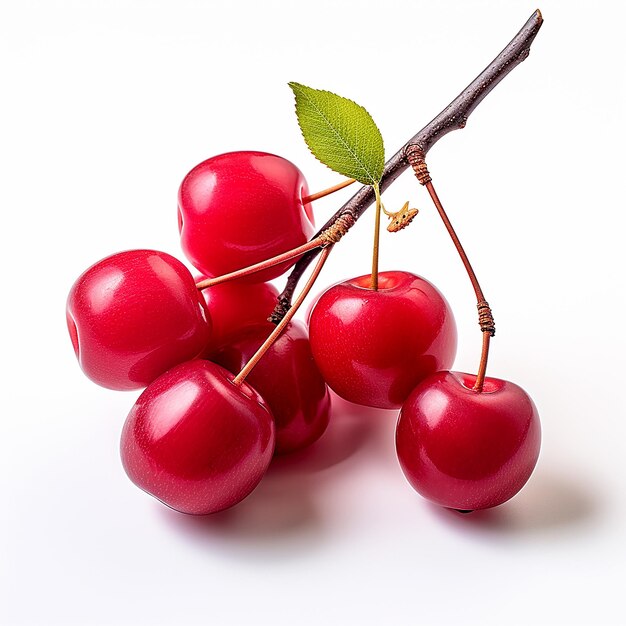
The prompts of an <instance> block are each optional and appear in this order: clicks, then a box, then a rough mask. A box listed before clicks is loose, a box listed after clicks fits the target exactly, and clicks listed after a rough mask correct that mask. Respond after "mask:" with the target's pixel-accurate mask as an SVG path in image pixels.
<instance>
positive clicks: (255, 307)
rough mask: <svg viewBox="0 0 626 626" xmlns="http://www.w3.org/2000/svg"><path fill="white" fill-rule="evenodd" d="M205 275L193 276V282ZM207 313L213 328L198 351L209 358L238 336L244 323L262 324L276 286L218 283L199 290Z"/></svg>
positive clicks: (274, 295)
mask: <svg viewBox="0 0 626 626" xmlns="http://www.w3.org/2000/svg"><path fill="white" fill-rule="evenodd" d="M204 278H205V277H204V276H201V277H198V278H197V281H196V282H199V281H200V280H203V279H204ZM202 294H203V295H204V299H205V301H206V303H207V307H208V309H209V311H210V312H211V322H212V323H213V331H212V333H211V339H210V341H209V344H208V345H207V348H206V349H205V350H204V352H203V353H202V354H201V356H202V357H203V358H207V359H210V358H211V355H212V354H213V353H214V352H215V350H216V349H218V348H219V347H221V346H222V345H225V344H227V343H228V342H229V341H231V340H232V339H234V338H236V337H237V336H238V335H240V334H241V333H242V332H243V331H244V329H245V328H246V327H248V326H253V325H255V324H263V323H265V322H267V318H268V317H269V315H270V313H271V312H272V311H273V310H274V307H275V306H276V302H277V298H278V289H276V287H274V285H272V284H271V283H245V282H241V281H239V280H237V281H233V282H230V283H221V284H219V285H215V286H214V287H209V288H207V289H204V290H203V291H202Z"/></svg>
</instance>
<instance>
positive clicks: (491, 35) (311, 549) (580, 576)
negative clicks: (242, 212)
mask: <svg viewBox="0 0 626 626" xmlns="http://www.w3.org/2000/svg"><path fill="white" fill-rule="evenodd" d="M0 7H1V14H0V58H1V59H2V61H1V73H0V76H1V85H2V95H1V98H0V110H1V115H0V151H1V152H0V159H1V163H0V165H1V170H0V172H1V173H0V199H1V205H0V206H1V210H2V221H1V226H0V238H1V241H0V244H1V245H0V254H1V255H2V262H1V264H0V271H1V272H2V276H1V280H2V294H3V296H2V307H1V309H0V316H1V317H2V323H1V326H0V328H1V332H2V342H1V348H0V349H1V356H2V358H1V360H0V367H1V368H2V375H1V381H2V404H1V405H0V416H1V422H0V428H1V431H0V493H1V494H2V503H1V504H0V623H2V624H3V625H4V624H7V625H13V624H16V625H17V624H44V625H56V624H63V625H69V624H106V625H109V624H111V625H113V624H129V625H130V624H132V625H141V624H167V625H170V624H172V625H173V624H190V625H195V624H216V625H230V624H244V625H247V624H272V625H281V624H341V625H343V624H359V625H361V624H459V623H463V624H481V625H486V624H499V625H501V624H594V625H599V624H623V623H624V620H625V619H626V618H625V616H624V603H623V591H624V581H625V579H626V578H625V576H626V572H625V569H626V567H625V560H626V559H625V553H626V541H625V539H626V523H625V521H624V519H625V518H624V514H625V513H626V497H625V492H626V487H625V479H626V471H625V454H624V448H625V441H626V426H625V423H626V410H625V408H626V403H625V401H624V356H623V355H624V353H625V348H626V341H625V338H624V321H623V320H624V310H625V305H626V302H625V297H624V278H623V276H624V274H623V272H624V267H625V263H624V244H623V232H624V231H623V222H624V220H623V214H624V208H625V206H624V164H625V159H624V145H625V140H626V137H625V136H624V111H625V104H626V102H625V97H624V96H625V94H624V70H623V67H624V62H625V61H626V58H625V56H626V55H625V53H624V45H623V23H624V18H625V17H626V15H625V11H624V8H623V3H622V2H619V1H616V2H612V3H611V2H595V3H590V2H575V1H572V2H560V3H558V2H556V1H552V0H544V1H543V2H542V4H541V5H540V8H541V9H542V11H543V14H544V17H545V24H544V26H543V28H542V30H541V32H540V34H539V36H538V38H537V40H536V41H535V44H534V45H533V48H532V52H531V55H530V57H529V59H528V60H527V61H526V62H524V63H523V64H522V65H521V66H520V67H518V68H517V69H515V70H514V71H513V72H512V74H510V75H509V76H508V77H506V78H505V79H504V81H503V83H502V84H501V85H500V86H498V87H497V89H496V90H495V91H494V92H493V93H492V94H491V95H489V96H488V98H487V99H486V100H485V101H484V102H483V103H482V104H481V105H480V107H479V108H478V109H477V110H476V111H475V113H474V114H473V115H472V117H471V118H470V121H469V124H468V126H467V128H466V129H465V130H463V131H458V132H454V133H452V134H451V135H448V136H447V137H445V138H444V139H443V140H442V141H441V142H439V143H438V144H437V146H436V147H435V148H434V149H433V150H432V152H431V153H430V155H429V165H430V169H431V171H432V173H433V175H434V177H435V181H436V182H437V186H438V190H439V192H440V195H441V197H442V200H443V201H444V204H445V205H446V206H447V208H448V210H449V213H450V215H451V218H452V219H453V222H454V224H455V226H456V228H457V230H458V232H459V234H460V235H461V236H462V239H463V241H464V243H465V245H466V248H467V250H468V252H469V253H470V256H471V259H472V261H473V263H474V266H475V268H476V270H477V272H478V275H479V278H480V280H481V282H482V284H483V287H484V289H485V292H486V296H487V299H488V300H489V301H490V303H491V304H492V305H493V308H494V313H495V317H496V322H497V325H498V335H497V337H496V339H495V340H494V342H493V349H492V357H491V361H490V368H489V372H490V373H491V374H492V375H494V376H499V377H502V378H507V379H510V380H513V381H515V382H517V383H518V384H520V385H522V386H523V387H524V388H526V389H527V390H528V391H529V392H530V393H531V395H532V396H533V397H534V399H535V401H536V404H537V405H538V407H539V409H540V413H541V416H542V422H543V429H544V439H543V449H542V454H541V458H540V461H539V465H538V467H537V470H536V472H535V474H534V475H533V477H532V479H531V481H530V482H529V483H528V485H527V486H526V487H525V488H524V490H523V491H522V492H521V493H520V494H519V495H518V496H517V497H515V498H514V499H513V500H512V501H510V502H509V503H507V504H505V505H503V506H501V507H499V508H498V509H496V510H492V511H486V512H482V513H476V514H474V515H471V516H464V517H462V516H459V515H456V514H453V513H450V512H446V511H444V510H440V509H438V508H436V507H433V506H431V505H429V504H428V503H426V502H425V501H424V500H422V499H421V498H420V497H419V496H418V495H417V494H416V493H415V492H413V491H412V489H411V488H410V487H409V486H408V484H407V483H406V481H405V479H404V477H403V475H402V473H401V471H400V469H399V467H398V465H397V461H396V459H395V453H394V448H393V431H394V425H395V414H394V413H393V412H385V411H375V410H368V409H362V408H359V407H355V406H350V405H347V404H346V403H344V402H342V401H337V402H336V404H335V409H336V410H335V415H334V419H333V422H332V425H331V427H330V429H329V431H328V433H327V435H326V436H325V438H324V439H323V440H322V441H321V442H320V443H319V444H318V445H317V446H316V447H315V448H313V449H311V451H310V452H308V453H305V454H302V455H300V456H299V457H296V458H292V459H288V460H284V461H282V462H280V463H277V464H275V465H274V466H273V467H272V468H271V470H270V472H269V474H268V476H267V477H266V478H265V479H264V481H263V482H262V483H261V485H260V486H259V488H258V489H257V490H256V491H255V492H254V493H253V494H252V495H251V496H250V497H249V498H248V499H247V500H246V501H244V502H243V503H242V504H241V505H239V506H238V507H236V508H235V509H233V510H231V511H229V512H225V513H222V514H218V515H215V516H213V517H210V518H204V519H198V518H190V517H185V516H183V515H180V514H176V513H174V512H172V511H170V510H168V509H166V508H165V507H163V506H162V505H160V504H159V503H157V502H156V501H155V500H153V499H152V498H150V497H149V496H147V495H145V494H144V493H143V492H140V491H139V490H138V489H137V488H135V487H134V486H133V485H132V484H131V483H130V481H128V480H127V478H126V476H125V475H124V472H123V470H122V468H121V465H120V462H119V458H118V437H119V432H120V429H121V426H122V423H123V421H124V419H125V416H126V414H127V413H128V410H129V409H130V407H131V405H132V403H133V401H134V398H135V397H136V395H137V394H136V393H115V392H112V391H107V390H105V389H101V388H99V387H96V386H95V385H93V384H92V383H90V382H89V381H88V380H87V379H86V378H84V377H83V375H82V374H81V372H80V370H79V368H78V365H77V364H76V362H75V358H74V354H73V351H72V348H71V345H70V341H69V338H68V336H67V331H66V328H65V318H64V306H65V298H66V294H67V292H68V290H69V288H70V286H71V284H72V282H73V281H74V279H75V278H76V277H77V276H78V274H80V272H82V270H83V269H85V268H86V267H87V266H88V265H90V264H91V263H93V262H95V261H96V260H98V259H100V258H101V257H103V256H106V255H107V254H110V253H112V252H116V251H119V250H124V249H128V248H140V247H153V248H157V249H162V250H165V251H168V252H170V253H173V254H176V255H178V256H180V254H181V253H180V249H179V245H178V241H177V229H176V213H175V206H176V192H177V188H178V185H179V183H180V181H181V179H182V177H183V176H184V175H185V173H186V172H187V171H188V170H189V169H190V168H191V167H192V166H194V165H195V164H196V163H198V162H199V161H201V160H203V159H205V158H208V157H209V156H212V155H214V154H218V153H220V152H224V151H229V150H237V149H257V150H265V151H269V152H275V153H278V154H281V155H283V156H285V157H287V158H289V159H290V160H292V161H294V162H295V163H297V164H298V166H299V167H300V168H301V169H303V170H304V171H305V173H306V175H307V177H308V179H309V184H310V187H311V189H312V190H316V189H320V188H323V187H325V186H327V185H329V184H333V183H334V182H335V181H336V180H337V177H336V176H335V175H333V174H332V173H331V172H330V171H328V170H326V169H325V168H324V167H323V166H321V165H319V164H318V163H317V162H316V161H315V160H314V159H313V157H312V156H311V155H310V154H309V153H308V151H307V149H306V147H305V145H304V143H303V141H302V140H301V138H300V136H299V131H298V128H297V125H296V121H295V116H294V114H293V101H292V95H291V92H290V91H289V89H288V88H287V85H286V83H287V81H289V80H295V81H298V82H302V83H305V84H309V85H311V86H313V87H318V88H325V89H330V90H333V91H336V92H338V93H340V94H342V95H345V96H348V97H350V98H353V99H354V100H356V101H357V102H359V103H361V104H363V105H365V106H366V107H367V108H368V109H369V111H370V112H371V114H372V115H373V117H374V119H375V120H376V121H377V123H378V125H379V127H380V128H381V130H382V133H383V136H384V137H385V142H386V146H387V151H388V155H391V154H392V153H393V152H395V150H396V149H397V148H398V147H399V146H400V145H402V144H403V143H404V142H405V141H406V140H407V139H408V138H409V137H410V136H411V135H413V133H414V132H415V131H417V130H418V129H419V128H421V127H422V126H423V125H424V124H425V123H426V122H428V120H429V119H431V118H432V117H433V116H434V115H435V114H436V113H438V112H439V111H440V110H441V109H442V108H443V106H445V105H446V104H447V103H448V102H449V101H450V100H451V99H452V98H453V97H454V96H455V95H456V94H457V93H458V92H459V91H460V90H461V89H462V88H463V87H465V85H466V84H467V83H468V82H469V81H470V80H471V79H472V78H473V77H474V76H475V75H476V74H477V73H478V72H479V71H480V70H482V69H483V67H484V66H485V65H486V64H487V63H488V62H489V61H490V60H491V59H492V58H493V57H494V56H495V55H496V53H498V52H499V51H500V49H501V48H502V47H503V46H504V45H505V44H506V43H507V42H508V41H509V39H510V38H511V37H512V36H513V35H514V34H515V33H516V32H517V30H518V29H519V28H520V27H521V26H522V24H523V23H524V22H525V20H526V19H527V17H528V16H529V15H530V14H531V13H532V11H533V10H534V9H535V8H536V6H535V5H534V4H529V3H528V2H522V1H511V2H506V3H504V2H496V1H492V2H488V1H473V2H455V3H453V2H439V3H434V2H426V1H417V0H412V1H410V2H409V1H406V2H402V1H399V0H388V1H387V2H385V3H383V2H367V1H360V2H356V1H350V2H343V3H340V2H331V1H327V0H319V1H318V2H315V3H312V2H310V3H304V2H302V3H298V2H276V1H274V2H272V1H268V0H266V1H264V2H230V3H229V2H225V1H223V2H219V3H218V2H207V1H204V2H201V1H196V2H192V1H177V2H154V1H153V2H149V1H147V0H145V1H139V0H125V1H122V0H119V1H114V2H97V1H93V0H88V1H86V0H81V1H78V0H76V1H75V2H69V1H67V2H61V1H54V0H53V1H43V0H41V1H39V2H33V1H22V2H8V1H4V0H3V1H2V2H1V3H0ZM350 194H351V192H349V191H345V192H343V193H342V194H338V197H337V196H335V197H332V198H330V199H325V200H323V201H320V202H319V203H318V205H316V210H317V211H318V221H319V222H320V223H321V222H323V221H325V220H326V218H327V216H328V215H330V213H332V212H333V211H334V210H335V209H336V208H337V206H339V204H340V203H341V202H343V201H344V199H345V198H347V197H349V195H350ZM409 198H410V199H411V203H412V205H415V206H417V207H419V208H420V209H421V211H420V215H419V216H418V218H417V219H416V221H415V222H414V223H413V225H412V226H411V228H410V229H408V230H406V231H403V232H402V233H400V234H398V235H396V236H395V237H394V238H393V239H392V236H391V235H389V236H388V237H385V238H384V241H383V249H382V261H381V263H382V267H383V269H385V268H386V269H392V268H393V269H395V268H402V269H408V270H412V271H414V272H417V273H420V274H422V275H424V276H426V277H427V278H429V279H430V280H431V281H433V282H434V283H435V284H436V285H437V286H438V287H439V288H440V289H441V290H442V291H443V292H444V293H445V294H446V296H447V297H448V299H449V301H450V303H451V304H452V307H453V309H454V310H455V312H456V316H457V322H458V326H459V332H460V335H461V341H460V346H459V353H458V358H457V362H456V364H455V368H456V369H459V370H462V371H473V370H474V369H475V367H476V364H477V360H478V355H479V349H480V333H479V331H478V328H477V326H476V321H475V306H474V300H473V295H472V291H471V288H470V285H469V282H468V281H467V278H466V276H465V275H464V273H463V269H462V266H461V264H460V262H459V260H458V259H457V258H456V256H455V254H454V251H453V248H452V245H451V243H450V242H449V240H448V239H447V236H446V235H445V232H444V230H443V227H442V225H441V224H440V223H439V221H438V218H437V217H436V214H435V212H434V209H433V208H432V207H431V205H430V203H429V201H428V199H427V196H426V193H425V191H424V190H423V189H421V188H419V186H418V185H417V183H416V182H415V181H414V179H413V178H412V177H411V176H410V175H408V174H407V175H405V176H403V177H402V178H401V179H400V180H399V181H398V182H397V183H396V184H395V185H394V186H393V187H392V188H391V190H390V191H389V192H388V193H387V194H385V201H386V204H387V205H388V206H390V207H399V206H400V205H401V204H402V203H403V202H404V201H405V200H406V199H409ZM372 218H373V216H369V215H366V216H365V217H364V218H363V220H362V221H361V222H359V224H358V225H357V227H356V228H354V230H353V232H351V233H350V235H349V236H348V237H346V239H345V240H344V241H343V242H342V243H341V244H340V245H339V246H338V247H337V248H336V250H335V252H334V253H333V256H332V257H331V260H330V261H329V264H328V265H327V268H326V269H325V270H324V273H323V274H322V277H321V283H322V285H323V284H324V283H330V282H332V281H335V280H339V279H341V278H348V277H350V276H354V275H357V274H363V273H366V272H367V271H368V269H369V263H370V261H369V252H368V247H369V240H370V236H371V229H372V224H371V221H372Z"/></svg>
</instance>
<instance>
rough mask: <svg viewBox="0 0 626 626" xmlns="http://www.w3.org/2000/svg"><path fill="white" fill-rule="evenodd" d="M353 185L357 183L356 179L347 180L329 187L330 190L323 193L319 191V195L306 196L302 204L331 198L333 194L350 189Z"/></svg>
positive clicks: (323, 190) (324, 190)
mask: <svg viewBox="0 0 626 626" xmlns="http://www.w3.org/2000/svg"><path fill="white" fill-rule="evenodd" d="M352 183H356V180H355V179H354V178H347V179H346V180H344V181H343V182H341V183H339V184H337V185H333V186H332V187H328V189H322V191H318V192H317V193H312V194H311V195H310V196H305V197H304V198H302V204H308V203H309V202H314V201H315V200H319V199H320V198H323V197H324V196H329V195H330V194H331V193H335V191H339V190H340V189H344V188H345V187H349V186H350V185H351V184H352Z"/></svg>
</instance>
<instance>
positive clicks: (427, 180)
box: [411, 153, 496, 393]
mask: <svg viewBox="0 0 626 626" xmlns="http://www.w3.org/2000/svg"><path fill="white" fill-rule="evenodd" d="M411 165H412V166H413V169H414V171H415V175H416V176H417V179H418V180H419V182H420V183H421V184H422V185H424V186H425V187H426V189H427V190H428V193H429V194H430V197H431V199H432V201H433V203H434V204H435V207H436V208H437V212H438V213H439V217H440V218H441V221H442V222H443V224H444V226H445V227H446V230H447V231H448V234H449V235H450V239H452V243H454V247H455V248H456V251H457V252H458V253H459V256H460V257H461V261H462V262H463V265H464V266H465V270H466V272H467V275H468V276H469V279H470V282H471V283H472V287H473V288H474V293H475V294H476V303H477V304H476V306H477V307H478V323H479V324H480V329H481V331H482V333H483V347H482V352H481V355H480V363H479V365H478V374H477V375H476V382H475V383H474V387H473V390H474V391H477V392H478V393H480V392H481V391H482V390H483V384H484V382H485V374H486V372H487V360H488V358H489V342H490V340H491V337H492V336H493V335H495V332H496V328H495V325H494V322H493V316H492V314H491V309H490V308H489V305H488V304H487V302H486V300H485V295H484V294H483V290H482V289H481V287H480V284H479V283H478V278H476V272H474V269H473V268H472V264H471V263H470V262H469V259H468V258H467V254H466V253H465V250H464V249H463V246H462V245H461V241H460V239H459V237H458V235H457V234H456V232H455V230H454V228H453V226H452V223H451V222H450V219H449V218H448V215H447V214H446V211H445V209H444V208H443V205H442V204H441V200H439V196H438V195H437V192H436V191H435V187H434V186H433V181H432V179H431V177H430V173H429V172H428V168H427V167H426V161H425V160H424V156H423V153H421V154H420V153H414V154H413V155H412V159H411Z"/></svg>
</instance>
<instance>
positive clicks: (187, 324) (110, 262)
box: [66, 250, 211, 390]
mask: <svg viewBox="0 0 626 626" xmlns="http://www.w3.org/2000/svg"><path fill="white" fill-rule="evenodd" d="M66 318H67V326H68V330H69V332H70V337H71V339H72V343H73V345H74V351H75V352H76V357H77V358H78V361H79V363H80V366H81V368H82V369H83V371H84V372H85V374H86V375H87V376H88V377H89V378H90V379H91V380H93V381H94V382H95V383H98V384H99V385H102V386H103V387H108V388H109V389H117V390H128V389H140V388H142V387H145V386H146V385H148V384H149V383H151V382H152V381H153V380H154V379H155V378H157V376H159V375H161V374H162V373H163V372H165V371H166V370H168V369H170V368H171V367H173V366H174V365H178V364H179V363H181V362H183V361H186V360H188V359H191V358H193V357H195V356H196V355H198V354H199V353H200V351H201V350H202V349H203V348H204V346H206V344H207V342H208V341H209V337H210V334H211V322H210V317H209V314H208V312H207V310H206V305H205V302H204V298H203V297H202V295H201V294H200V292H199V291H198V290H197V289H196V286H195V282H194V280H193V277H192V275H191V273H190V272H189V270H188V269H187V268H186V267H185V266H184V265H183V264H182V263H181V262H180V261H179V260H178V259H175V258H174V257H173V256H170V255H169V254H166V253H165V252H158V251H156V250H129V251H127V252H120V253H118V254H114V255H112V256H109V257H106V258H105V259H102V260H101V261H99V262H98V263H96V264H95V265H92V266H91V267H90V268H89V269H88V270H86V271H85V272H84V273H83V274H81V276H80V277H79V278H78V279H77V280H76V282H75V283H74V285H73V286H72V288H71V290H70V293H69V296H68V299H67V310H66Z"/></svg>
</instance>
